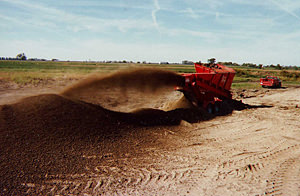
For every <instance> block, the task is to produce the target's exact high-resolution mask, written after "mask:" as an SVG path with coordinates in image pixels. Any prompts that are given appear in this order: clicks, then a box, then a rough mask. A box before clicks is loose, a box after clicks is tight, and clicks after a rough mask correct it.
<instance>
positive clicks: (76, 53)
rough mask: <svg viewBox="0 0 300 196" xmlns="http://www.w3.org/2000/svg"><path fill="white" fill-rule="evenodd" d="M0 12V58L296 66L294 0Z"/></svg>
mask: <svg viewBox="0 0 300 196" xmlns="http://www.w3.org/2000/svg"><path fill="white" fill-rule="evenodd" d="M0 10H1V12H0V13H1V14H0V18H1V22H0V29H1V30H0V36H1V38H0V42H1V43H2V44H1V46H0V56H8V57H9V56H15V55H17V54H19V53H20V52H22V53H23V52H24V53H25V54H26V55H27V56H28V57H29V58H36V57H38V58H41V59H52V58H56V59H59V60H61V61H104V60H105V61H106V60H111V59H113V60H112V61H114V60H115V61H122V60H127V61H135V62H137V61H140V62H143V61H146V62H172V63H176V62H182V61H183V60H189V61H194V62H195V61H199V59H200V60H201V59H205V61H206V60H207V59H209V58H216V59H217V61H219V62H236V63H238V64H242V63H253V64H264V65H270V64H280V65H284V66H290V65H291V66H298V65H299V63H300V62H299V61H300V59H299V58H298V53H299V52H300V45H299V44H297V42H299V41H300V31H299V27H300V23H299V22H300V17H299V15H300V2H294V1H292V0H284V2H283V1H278V0H267V1H263V2H262V1H259V0H254V1H251V2H249V1H243V0H225V1H221V0H203V1H201V2H198V1H196V0H181V1H180V0H176V1H170V0H164V1H162V0H151V1H149V0H147V1H146V0H139V1H137V0H129V1H128V0H127V1H125V0H119V1H115V0H112V1H100V2H99V1H93V0H86V1H83V0H78V1H66V0H60V1H57V0H54V1H51V2H48V1H46V0H41V1H39V2H38V3H37V2H35V1H33V0H14V1H11V0H0ZM203 62H204V61H203Z"/></svg>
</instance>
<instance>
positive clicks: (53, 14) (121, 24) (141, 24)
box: [2, 0, 155, 32]
mask: <svg viewBox="0 0 300 196" xmlns="http://www.w3.org/2000/svg"><path fill="white" fill-rule="evenodd" d="M2 1H5V2H8V3H10V4H13V5H14V6H17V7H19V8H21V9H26V11H27V12H28V13H30V14H31V16H32V18H31V19H27V20H23V18H17V17H15V18H12V17H10V18H7V19H9V20H11V21H12V20H13V21H14V22H16V23H17V22H18V21H19V23H23V24H27V25H32V26H34V27H44V26H47V27H49V28H48V29H54V28H58V26H59V25H61V26H63V27H64V29H68V30H71V31H74V32H78V31H81V30H87V31H93V32H105V31H110V30H111V28H117V29H119V30H120V31H121V32H126V31H127V30H129V29H135V30H138V29H144V30H145V29H151V28H153V24H152V23H151V21H146V20H144V19H103V18H97V17H91V16H83V15H79V14H72V13H69V12H66V11H62V10H59V9H56V8H53V7H47V6H44V5H41V4H36V3H34V2H33V1H21V0H14V1H10V0H2ZM154 26H155V24H154Z"/></svg>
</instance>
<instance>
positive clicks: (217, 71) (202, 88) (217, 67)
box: [176, 63, 235, 113]
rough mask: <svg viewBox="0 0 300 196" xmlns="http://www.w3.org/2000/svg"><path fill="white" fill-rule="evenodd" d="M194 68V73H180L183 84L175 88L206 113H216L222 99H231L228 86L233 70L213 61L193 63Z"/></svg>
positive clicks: (232, 76)
mask: <svg viewBox="0 0 300 196" xmlns="http://www.w3.org/2000/svg"><path fill="white" fill-rule="evenodd" d="M195 69H196V73H185V74H182V75H183V76H184V77H185V84H184V86H181V87H177V88H176V90H178V91H181V92H183V93H184V95H185V97H186V98H187V99H188V100H190V102H192V103H193V104H194V105H196V106H198V107H202V108H204V109H206V110H207V112H208V113H217V112H218V111H219V110H220V102H221V101H222V100H225V99H232V95H231V92H230V87H231V84H232V81H233V78H234V75H235V71H234V70H233V69H232V68H229V67H226V66H224V65H221V64H215V63H210V64H203V63H195Z"/></svg>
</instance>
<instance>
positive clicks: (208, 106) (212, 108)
mask: <svg viewBox="0 0 300 196" xmlns="http://www.w3.org/2000/svg"><path fill="white" fill-rule="evenodd" d="M206 111H207V113H209V114H212V113H213V112H214V107H213V104H211V103H210V104H208V105H207V108H206Z"/></svg>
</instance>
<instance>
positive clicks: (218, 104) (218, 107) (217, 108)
mask: <svg viewBox="0 0 300 196" xmlns="http://www.w3.org/2000/svg"><path fill="white" fill-rule="evenodd" d="M220 107H221V104H220V103H218V102H216V103H215V105H214V113H216V114H217V113H219V112H220V109H221V108H220Z"/></svg>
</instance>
